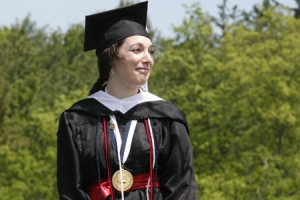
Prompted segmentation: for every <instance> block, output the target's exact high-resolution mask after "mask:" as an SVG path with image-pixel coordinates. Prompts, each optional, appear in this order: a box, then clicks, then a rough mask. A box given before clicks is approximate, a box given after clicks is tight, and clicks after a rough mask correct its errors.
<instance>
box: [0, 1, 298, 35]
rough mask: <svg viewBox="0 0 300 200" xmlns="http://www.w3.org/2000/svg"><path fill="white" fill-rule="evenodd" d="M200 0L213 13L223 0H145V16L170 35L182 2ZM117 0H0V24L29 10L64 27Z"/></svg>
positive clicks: (244, 5) (243, 4)
mask: <svg viewBox="0 0 300 200" xmlns="http://www.w3.org/2000/svg"><path fill="white" fill-rule="evenodd" d="M194 2H200V4H201V6H202V8H203V11H204V12H207V13H209V14H211V15H214V16H216V15H217V11H218V9H217V5H220V4H221V3H222V2H223V0H149V11H148V16H149V18H150V21H151V22H152V26H153V28H156V29H158V30H160V31H161V34H162V36H167V37H168V36H171V35H172V33H173V31H172V25H175V26H177V25H180V24H181V23H182V20H183V18H184V15H185V11H186V10H185V8H184V7H183V5H184V4H185V5H192V3H194ZM260 2H262V0H228V4H229V6H230V7H232V6H233V5H238V7H239V8H240V9H246V10H250V9H251V8H252V6H253V5H254V4H257V3H260ZM279 2H282V3H284V5H287V6H291V7H294V6H295V5H296V4H295V2H294V0H279ZM118 4H119V0H47V1H46V0H26V1H21V0H0V26H10V25H11V24H14V23H15V22H16V20H22V19H24V18H25V16H27V15H28V14H30V16H31V17H30V18H31V20H32V21H34V22H36V23H37V25H38V26H39V27H42V26H45V25H48V28H49V29H50V30H57V29H58V28H61V29H62V30H63V31H65V30H67V29H68V28H69V26H70V25H72V24H76V23H84V17H85V15H89V14H93V13H95V12H99V11H104V10H109V9H113V8H115V7H117V5H118Z"/></svg>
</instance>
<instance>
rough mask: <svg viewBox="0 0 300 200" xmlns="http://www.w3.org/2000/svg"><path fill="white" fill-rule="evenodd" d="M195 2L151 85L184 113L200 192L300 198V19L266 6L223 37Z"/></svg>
mask: <svg viewBox="0 0 300 200" xmlns="http://www.w3.org/2000/svg"><path fill="white" fill-rule="evenodd" d="M190 9H191V11H192V13H193V14H190V15H189V16H190V17H189V18H188V19H185V20H184V21H183V24H182V26H180V27H176V28H175V31H176V33H177V37H176V39H175V40H173V42H174V43H173V46H170V45H169V44H167V45H168V48H169V49H168V50H166V51H165V52H164V54H163V56H161V57H160V58H159V60H158V61H157V62H156V66H155V68H154V71H153V74H152V75H153V76H152V77H151V80H150V89H151V91H152V92H154V93H157V94H159V95H160V96H162V97H164V98H165V99H167V100H169V101H171V102H173V103H175V104H176V105H178V106H179V107H180V108H181V109H182V110H183V112H184V113H185V114H186V117H187V119H188V121H189V125H190V137H191V141H192V144H193V147H194V155H195V170H196V173H197V180H198V187H199V196H200V197H201V199H217V200H219V199H228V200H229V199H230V200H231V199H298V198H299V197H300V194H299V191H298V189H297V188H298V185H299V175H300V173H299V172H298V170H297V169H299V165H298V162H299V159H298V157H299V145H298V144H299V140H300V134H299V131H298V130H299V123H297V121H298V120H297V119H298V118H299V117H300V116H299V114H300V110H299V108H300V104H299V98H300V94H299V92H298V90H297V88H298V87H300V79H299V77H300V76H299V67H300V66H299V61H300V60H299V53H300V50H299V46H300V43H299V32H298V31H297V30H299V28H300V27H299V26H300V21H299V20H297V19H295V18H293V17H290V15H289V14H288V13H289V12H288V11H286V10H284V9H283V8H280V7H276V9H275V8H274V9H271V10H270V9H265V10H263V15H262V16H260V17H257V18H256V20H255V21H252V22H251V24H250V23H240V25H239V26H230V25H227V27H226V29H224V34H223V37H222V38H221V39H220V40H218V39H217V37H215V36H214V34H213V33H212V31H211V27H210V24H209V23H207V18H205V16H204V15H203V14H202V13H201V9H199V8H198V7H197V6H192V7H191V8H190ZM285 14H288V15H285ZM197 23H198V24H197Z"/></svg>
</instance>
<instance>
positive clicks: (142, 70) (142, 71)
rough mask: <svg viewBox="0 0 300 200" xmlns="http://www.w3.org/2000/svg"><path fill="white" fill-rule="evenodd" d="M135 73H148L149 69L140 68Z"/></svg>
mask: <svg viewBox="0 0 300 200" xmlns="http://www.w3.org/2000/svg"><path fill="white" fill-rule="evenodd" d="M136 70H137V71H139V72H141V73H145V74H146V73H149V71H150V69H149V68H146V67H141V68H137V69H136Z"/></svg>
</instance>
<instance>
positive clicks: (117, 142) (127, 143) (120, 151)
mask: <svg viewBox="0 0 300 200" xmlns="http://www.w3.org/2000/svg"><path fill="white" fill-rule="evenodd" d="M109 117H110V121H111V124H110V125H113V126H114V127H112V128H110V127H109V128H108V130H109V137H110V139H111V141H112V143H113V148H114V150H115V151H116V153H117V156H118V160H119V171H120V182H121V183H123V175H122V165H123V164H124V162H125V161H126V160H127V157H128V154H129V151H130V148H131V142H132V138H133V134H134V130H135V127H136V124H137V120H131V121H129V122H127V123H126V127H125V130H124V134H123V138H122V139H121V134H120V131H119V128H118V124H117V120H116V117H115V116H114V115H109ZM121 197H122V200H124V189H123V184H121Z"/></svg>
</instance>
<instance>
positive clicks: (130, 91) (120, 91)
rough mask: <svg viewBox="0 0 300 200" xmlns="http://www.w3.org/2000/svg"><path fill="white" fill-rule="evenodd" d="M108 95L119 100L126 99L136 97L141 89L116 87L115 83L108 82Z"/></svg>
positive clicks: (123, 86)
mask: <svg viewBox="0 0 300 200" xmlns="http://www.w3.org/2000/svg"><path fill="white" fill-rule="evenodd" d="M106 89H107V93H108V94H110V95H112V96H114V97H116V98H118V99H125V98H127V97H131V96H133V95H136V94H137V93H138V91H139V87H127V86H125V85H115V84H113V83H110V82H109V81H108V82H107V85H106Z"/></svg>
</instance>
